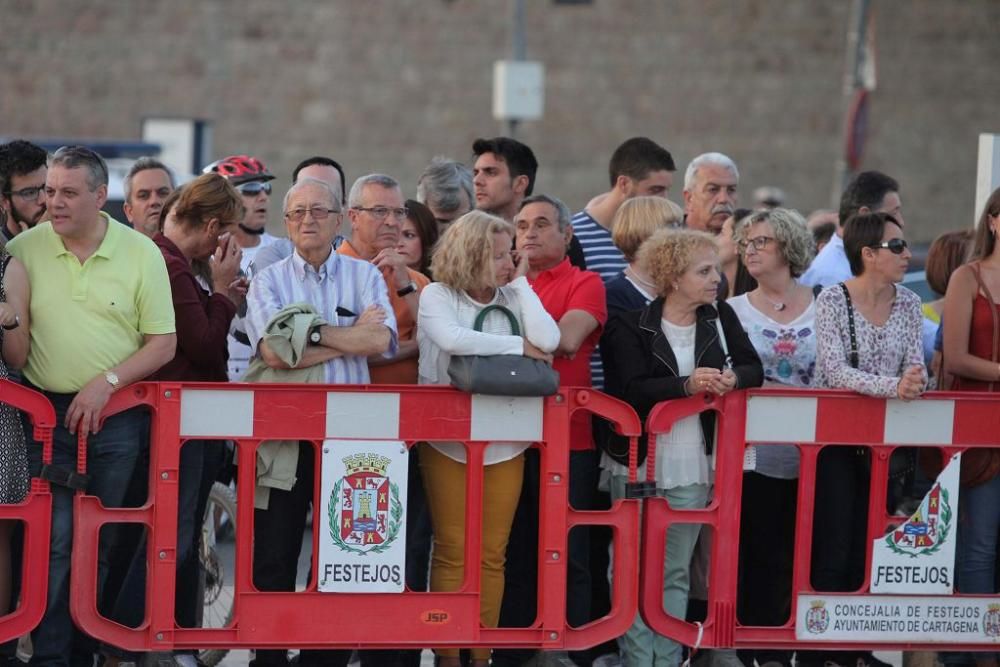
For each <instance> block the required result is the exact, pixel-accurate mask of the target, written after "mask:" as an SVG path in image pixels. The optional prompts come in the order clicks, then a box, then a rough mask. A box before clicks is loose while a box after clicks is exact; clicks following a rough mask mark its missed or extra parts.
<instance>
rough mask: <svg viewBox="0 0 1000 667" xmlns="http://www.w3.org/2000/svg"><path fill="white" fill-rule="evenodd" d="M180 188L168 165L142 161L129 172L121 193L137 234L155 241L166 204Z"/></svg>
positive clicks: (144, 158) (145, 158)
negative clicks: (123, 192) (175, 190)
mask: <svg viewBox="0 0 1000 667" xmlns="http://www.w3.org/2000/svg"><path fill="white" fill-rule="evenodd" d="M176 187H177V185H176V183H175V182H174V175H173V174H172V173H171V172H170V169H169V168H168V167H167V165H165V164H163V163H162V162H160V161H159V160H157V159H156V158H154V157H141V158H139V159H138V160H136V161H135V163H134V164H133V165H132V168H131V169H129V170H128V174H127V175H126V176H125V180H124V181H122V189H123V190H124V191H125V205H124V206H122V209H123V210H124V211H125V217H126V218H128V221H129V222H130V223H131V224H132V228H133V229H135V231H137V232H142V233H143V234H145V235H146V236H149V237H150V238H152V236H153V235H154V234H156V232H158V231H160V211H162V210H163V202H164V201H166V199H167V197H169V196H170V193H171V192H173V191H174V188H176Z"/></svg>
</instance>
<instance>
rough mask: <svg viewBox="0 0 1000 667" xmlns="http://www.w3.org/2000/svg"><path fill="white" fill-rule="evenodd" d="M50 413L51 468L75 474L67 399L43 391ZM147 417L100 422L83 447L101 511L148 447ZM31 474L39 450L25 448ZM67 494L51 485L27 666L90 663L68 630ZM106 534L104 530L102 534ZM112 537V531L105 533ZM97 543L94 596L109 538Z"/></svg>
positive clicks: (112, 503) (135, 412) (138, 413)
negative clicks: (42, 577) (45, 556)
mask: <svg viewBox="0 0 1000 667" xmlns="http://www.w3.org/2000/svg"><path fill="white" fill-rule="evenodd" d="M46 396H47V397H48V398H49V400H50V401H52V405H53V406H54V407H55V410H56V428H55V432H54V433H53V439H52V463H53V465H56V466H60V467H64V468H67V467H68V468H70V469H72V470H75V469H76V442H77V438H76V436H75V435H73V434H71V433H69V431H67V430H66V429H65V428H64V427H63V426H62V423H63V419H64V418H65V416H66V410H67V409H68V408H69V404H70V402H72V400H73V395H69V394H52V393H48V392H46ZM148 442H149V415H148V414H147V413H146V412H145V411H143V410H141V409H139V408H133V409H131V410H127V411H125V412H122V413H120V414H117V415H115V416H113V417H109V418H108V419H106V420H105V422H104V427H103V428H102V429H101V430H100V431H99V432H98V433H96V434H91V436H90V438H89V440H88V442H87V474H88V475H90V485H89V486H88V488H87V493H88V494H91V495H94V496H96V497H97V498H99V499H100V501H101V502H102V503H103V504H104V506H105V507H120V506H121V502H122V498H123V497H124V495H125V490H126V489H127V488H128V485H129V479H130V478H131V477H132V471H133V469H134V468H135V463H136V460H137V459H138V458H139V453H140V452H141V451H142V450H143V449H144V448H145V447H147V446H148ZM29 457H30V464H31V467H32V471H33V473H34V474H37V472H38V471H39V470H40V466H41V446H40V445H39V444H37V443H36V445H35V446H33V447H31V448H30V449H29ZM73 493H74V492H73V490H72V489H69V488H66V487H63V486H58V485H55V484H53V485H52V539H51V543H50V545H49V592H48V599H47V606H46V609H45V615H44V616H43V617H42V622H41V623H40V624H39V625H38V627H37V628H35V630H34V631H33V632H32V633H31V639H32V644H33V646H34V655H33V656H32V658H31V664H32V665H59V666H69V665H73V667H78V666H79V667H84V666H86V667H90V666H91V665H92V664H93V647H92V642H91V641H90V640H89V639H88V638H86V637H85V635H84V634H83V633H82V632H80V631H79V630H77V629H76V628H75V627H74V625H73V620H72V619H71V618H70V615H69V587H70V576H71V575H70V556H71V551H72V547H73ZM105 532H108V531H105ZM111 532H112V533H113V531H111ZM109 537H110V536H109V535H105V536H104V539H102V540H101V546H100V553H99V566H98V587H97V589H98V591H100V589H101V587H102V585H103V582H104V579H105V577H106V573H107V564H108V551H109V549H110V547H111V546H112V545H111V542H112V541H113V538H112V539H107V538H109Z"/></svg>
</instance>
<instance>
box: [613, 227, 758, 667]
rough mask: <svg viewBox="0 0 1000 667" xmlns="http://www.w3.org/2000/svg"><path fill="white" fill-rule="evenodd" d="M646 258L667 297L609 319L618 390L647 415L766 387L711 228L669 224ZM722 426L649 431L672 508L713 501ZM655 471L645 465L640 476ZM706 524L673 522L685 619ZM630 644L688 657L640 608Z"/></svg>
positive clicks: (670, 661) (658, 476)
mask: <svg viewBox="0 0 1000 667" xmlns="http://www.w3.org/2000/svg"><path fill="white" fill-rule="evenodd" d="M639 266H640V267H641V269H642V270H643V272H644V273H645V274H646V275H647V276H649V279H650V282H651V283H652V285H653V287H654V289H655V291H656V294H657V295H658V296H657V298H656V299H655V300H654V301H653V302H652V303H650V304H649V305H648V306H647V307H646V308H644V309H642V310H638V311H634V312H628V313H624V314H622V315H621V316H619V317H617V318H615V319H613V320H611V321H610V322H608V324H607V328H606V329H605V335H604V338H602V339H601V352H602V354H607V355H609V356H608V357H606V358H611V359H614V363H613V364H607V363H605V368H604V372H605V389H606V391H607V392H608V393H609V394H612V395H614V396H617V397H619V398H621V399H623V400H625V401H626V402H628V403H629V404H630V405H631V406H632V407H633V408H635V410H636V412H638V413H639V416H640V417H641V419H642V422H643V423H645V421H646V417H647V416H648V415H649V413H650V411H651V410H652V409H653V406H655V405H656V404H657V403H659V402H661V401H666V400H672V399H677V398H685V397H687V396H692V395H695V394H703V393H709V394H717V395H722V394H725V393H727V392H730V391H732V390H734V389H743V388H746V387H758V386H760V384H761V381H762V380H763V375H764V373H763V369H762V368H761V363H760V359H759V358H758V356H757V352H756V351H755V350H754V348H753V345H751V344H750V340H749V339H748V338H747V335H746V332H744V331H743V327H742V326H740V321H739V319H737V317H736V314H735V313H734V312H733V309H732V308H730V307H729V305H727V304H726V303H725V302H717V301H716V294H717V291H718V287H719V282H720V281H721V279H722V278H721V275H720V274H719V249H718V246H717V245H716V242H715V239H714V238H713V237H712V236H711V235H709V234H706V233H704V232H698V231H693V230H687V229H677V230H674V229H661V230H660V231H657V232H656V233H654V234H653V235H652V236H651V237H650V238H649V240H648V241H646V242H645V243H643V244H642V247H640V248H639ZM714 433H715V413H714V412H712V411H711V410H709V411H706V412H702V413H701V414H700V415H695V416H692V417H688V418H685V419H681V420H679V421H678V422H677V423H675V424H674V425H673V428H671V430H670V431H669V432H668V433H658V434H655V435H653V436H649V435H648V434H646V435H644V437H643V438H642V439H641V441H640V464H641V466H642V468H645V467H646V465H645V460H644V459H645V453H646V448H647V447H646V442H645V441H646V440H649V444H648V446H655V447H656V470H655V471H650V473H651V474H650V476H651V477H652V478H653V479H654V480H655V482H656V488H657V489H658V490H659V492H660V493H661V494H662V495H663V496H665V497H666V499H667V502H669V503H670V506H671V507H672V508H674V509H697V508H702V507H704V506H705V503H706V502H707V500H708V492H709V488H710V487H711V484H712V479H713V473H712V469H711V459H710V455H711V452H712V443H713V439H714ZM609 454H612V453H611V452H609ZM612 455H613V454H612ZM619 462H621V461H619ZM623 470H624V469H622V470H619V471H617V472H613V473H612V476H611V495H612V498H622V497H624V495H625V482H626V480H627V471H624V473H623V472H622V471H623ZM645 474H646V473H644V472H642V471H641V470H640V477H642V476H645ZM647 478H648V477H647ZM700 530H701V526H699V525H698V524H682V525H676V526H671V527H670V528H669V529H668V530H667V538H666V556H665V558H664V572H663V608H664V610H665V611H666V612H667V613H668V614H671V615H672V616H674V617H676V618H681V619H683V618H684V614H685V611H686V609H687V600H688V591H689V579H690V577H689V570H690V564H691V555H692V553H693V551H694V546H695V543H696V542H697V540H698V533H699V532H700ZM620 644H621V649H622V653H623V656H624V661H623V662H624V664H626V665H661V664H662V665H677V664H680V662H681V646H680V644H678V643H677V642H675V641H673V640H671V639H668V638H666V637H663V636H660V635H655V634H654V633H653V632H652V631H651V630H650V629H649V628H648V627H646V625H645V623H643V621H642V619H641V618H640V617H638V616H636V618H635V621H634V622H633V624H632V627H631V628H629V629H628V631H627V632H626V633H625V635H624V636H623V637H622V638H621V640H620Z"/></svg>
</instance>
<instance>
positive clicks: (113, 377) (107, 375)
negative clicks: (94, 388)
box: [104, 371, 121, 390]
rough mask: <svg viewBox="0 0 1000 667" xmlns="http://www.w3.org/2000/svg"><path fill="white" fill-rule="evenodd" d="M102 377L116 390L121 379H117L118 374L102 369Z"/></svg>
mask: <svg viewBox="0 0 1000 667" xmlns="http://www.w3.org/2000/svg"><path fill="white" fill-rule="evenodd" d="M104 379H105V380H107V381H108V384H110V385H111V388H112V389H114V390H117V389H118V387H119V385H121V380H119V379H118V375H117V374H116V373H115V372H114V371H104Z"/></svg>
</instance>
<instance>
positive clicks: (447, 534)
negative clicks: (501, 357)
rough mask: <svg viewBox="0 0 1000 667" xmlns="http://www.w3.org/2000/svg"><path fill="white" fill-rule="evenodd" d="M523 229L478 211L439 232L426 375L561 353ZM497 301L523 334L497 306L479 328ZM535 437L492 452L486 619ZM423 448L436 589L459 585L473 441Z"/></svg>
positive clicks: (480, 656) (495, 601) (452, 657)
mask: <svg viewBox="0 0 1000 667" xmlns="http://www.w3.org/2000/svg"><path fill="white" fill-rule="evenodd" d="M513 238H514V228H513V226H512V225H511V224H510V223H508V222H506V221H504V220H502V219H500V218H498V217H495V216H492V215H489V214H487V213H483V212H481V211H472V212H469V213H466V214H465V215H463V216H462V217H461V218H459V219H458V220H456V221H455V222H453V223H452V224H451V225H450V226H449V227H448V230H447V231H446V232H445V233H444V235H443V236H442V237H441V239H440V240H439V241H438V245H437V248H436V249H435V250H434V255H433V256H432V257H431V271H432V272H433V274H434V277H435V278H436V279H437V280H438V282H436V283H432V284H430V285H428V286H427V287H425V288H424V290H423V291H422V292H421V294H420V315H419V319H418V326H417V342H418V345H419V347H420V383H421V384H441V385H447V384H450V382H449V377H448V363H449V361H450V360H451V356H452V355H453V354H458V355H469V354H484V355H492V354H523V355H525V356H528V357H533V358H535V359H543V360H545V361H549V362H551V361H552V351H553V350H555V349H556V346H557V345H558V344H559V326H558V325H557V324H556V322H555V320H553V319H552V318H551V317H550V316H549V314H548V313H547V312H545V308H544V307H543V306H542V303H541V301H539V300H538V297H537V296H536V295H535V292H534V291H533V290H532V289H531V286H530V285H528V280H527V278H525V274H526V273H527V270H528V262H527V260H526V259H522V260H521V262H520V263H519V264H518V265H517V266H516V267H515V265H514V262H513V261H512V259H511V246H512V242H513ZM491 305H500V306H504V307H505V308H507V309H508V310H509V311H510V312H512V313H513V314H514V317H515V318H516V319H517V321H518V324H519V326H520V330H521V332H522V333H523V337H522V336H517V335H512V334H511V330H510V324H509V322H508V321H507V318H506V317H505V316H504V315H503V314H502V313H500V312H497V311H491V312H490V313H488V314H487V315H486V318H485V319H484V321H483V325H482V331H475V330H474V329H473V323H474V322H475V320H476V316H477V315H478V314H479V312H480V311H482V310H483V309H484V308H486V307H487V306H491ZM530 444H531V443H526V442H492V443H490V445H489V447H488V448H487V449H486V452H485V455H484V460H483V463H484V466H485V469H484V471H483V516H482V526H483V536H482V553H481V556H482V562H481V564H480V567H481V582H482V596H481V601H482V602H481V606H480V611H479V617H480V621H481V622H482V624H483V625H484V626H486V627H496V625H497V621H498V620H499V617H500V601H501V599H502V598H503V585H504V565H505V558H506V551H507V539H508V536H509V535H510V527H511V523H512V522H513V520H514V511H515V510H516V509H517V502H518V498H519V497H520V495H521V479H522V476H523V475H522V473H523V467H524V450H525V449H527V447H528V446H529V445H530ZM418 451H419V456H420V470H421V473H422V474H423V478H424V489H425V490H426V494H427V505H428V507H429V509H430V515H431V524H432V526H433V529H434V550H433V556H432V559H431V590H432V591H454V590H458V588H459V587H460V586H461V584H462V578H463V576H464V569H465V502H464V499H465V474H466V470H465V462H466V451H465V446H464V445H462V444H461V443H457V442H431V443H427V444H424V445H421V446H420V447H419V449H418ZM438 657H439V664H440V665H442V666H443V667H457V665H459V657H458V649H442V650H439V651H438ZM472 658H473V660H472V664H473V665H477V666H479V665H487V664H489V659H490V649H473V650H472Z"/></svg>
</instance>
